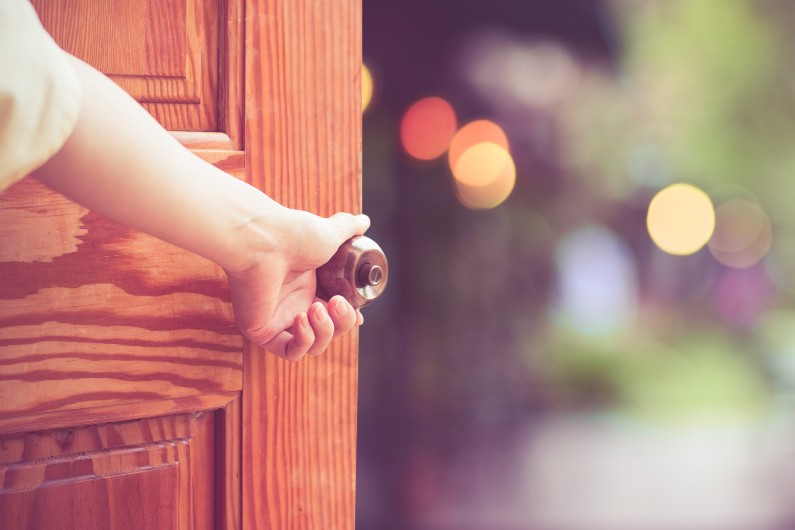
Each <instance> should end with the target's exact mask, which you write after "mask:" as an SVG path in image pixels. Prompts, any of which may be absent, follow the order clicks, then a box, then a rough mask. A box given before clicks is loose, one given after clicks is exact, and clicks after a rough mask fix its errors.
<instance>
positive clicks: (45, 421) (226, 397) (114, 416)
mask: <svg viewBox="0 0 795 530" xmlns="http://www.w3.org/2000/svg"><path fill="white" fill-rule="evenodd" d="M239 400H240V392H221V393H217V394H196V395H193V396H186V397H179V398H173V399H158V400H156V401H138V402H124V403H120V404H117V405H107V406H104V407H90V408H83V409H76V410H56V411H50V412H42V413H39V414H29V415H27V416H10V417H6V418H2V419H0V436H9V435H18V434H24V433H26V432H31V431H43V430H53V429H58V428H61V427H63V426H64V425H69V426H71V427H82V426H85V425H100V424H105V423H111V422H119V421H130V420H134V419H139V418H155V417H158V416H173V415H175V414H182V413H188V412H191V413H192V412H201V411H203V410H215V409H224V410H225V409H226V408H228V407H230V406H231V403H232V402H233V401H239ZM236 406H237V407H238V408H239V404H237V405H236ZM230 421H231V420H230ZM238 430H239V425H238ZM238 452H239V451H238ZM238 456H239V455H238Z"/></svg>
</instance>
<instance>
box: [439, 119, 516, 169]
mask: <svg viewBox="0 0 795 530" xmlns="http://www.w3.org/2000/svg"><path fill="white" fill-rule="evenodd" d="M486 142H490V143H492V144H496V145H498V146H500V147H502V148H503V149H504V150H505V151H508V152H510V149H509V147H508V137H507V136H506V134H505V131H503V130H502V127H500V126H499V125H497V124H496V123H494V122H493V121H489V120H475V121H473V122H470V123H467V124H466V125H464V126H463V127H461V129H459V131H458V132H457V133H455V136H454V137H453V140H452V141H451V142H450V150H449V151H448V153H447V158H448V162H449V163H450V170H451V171H453V173H455V167H456V164H457V163H458V159H459V158H461V155H463V154H464V152H465V151H466V150H467V149H469V148H470V147H472V146H474V145H477V144H482V143H486Z"/></svg>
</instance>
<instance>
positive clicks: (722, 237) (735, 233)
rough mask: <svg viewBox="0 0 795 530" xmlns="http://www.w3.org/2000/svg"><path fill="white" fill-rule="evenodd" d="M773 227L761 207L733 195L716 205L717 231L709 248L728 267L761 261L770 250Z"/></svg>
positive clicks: (743, 266) (744, 265) (744, 266)
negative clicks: (732, 197) (731, 197)
mask: <svg viewBox="0 0 795 530" xmlns="http://www.w3.org/2000/svg"><path fill="white" fill-rule="evenodd" d="M772 240H773V230H772V228H771V225H770V219H769V218H768V216H767V214H765V212H764V210H762V207H761V206H759V204H757V203H756V202H754V201H750V200H748V199H731V200H728V201H726V202H724V203H723V204H721V205H720V206H718V207H717V208H716V209H715V232H714V233H713V234H712V238H711V239H710V240H709V243H708V247H709V251H710V252H711V253H712V255H713V256H715V259H717V260H718V261H719V262H720V263H722V264H723V265H726V266H727V267H735V268H746V267H750V266H752V265H755V264H756V263H759V262H760V261H761V260H762V259H763V258H764V257H765V255H766V254H767V252H768V250H770V245H771V243H772Z"/></svg>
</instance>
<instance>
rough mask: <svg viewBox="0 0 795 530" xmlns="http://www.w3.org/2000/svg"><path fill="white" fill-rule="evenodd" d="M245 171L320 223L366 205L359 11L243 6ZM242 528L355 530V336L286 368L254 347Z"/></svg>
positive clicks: (320, 0)
mask: <svg viewBox="0 0 795 530" xmlns="http://www.w3.org/2000/svg"><path fill="white" fill-rule="evenodd" d="M246 49H247V50H250V52H249V53H247V55H246V76H245V78H246V174H247V177H248V179H249V180H250V182H252V183H253V184H255V185H256V186H258V187H260V188H262V189H263V190H265V191H266V192H267V193H268V194H269V195H271V196H272V197H274V198H275V199H277V200H279V201H280V202H282V203H284V204H287V205H289V206H292V207H297V208H302V209H306V210H310V211H313V212H316V213H319V214H322V215H328V214H330V213H333V212H336V211H340V210H346V211H353V212H356V211H359V209H360V175H361V165H360V153H361V106H360V95H361V90H360V72H361V5H360V2H359V1H358V0H248V1H247V2H246ZM245 362H246V364H245V369H244V389H243V396H244V402H243V428H244V433H243V527H244V528H248V529H252V530H253V529H257V530H262V529H272V530H277V529H278V530H288V529H320V528H322V529H324V530H341V529H353V527H354V512H355V506H354V504H355V478H356V473H355V454H356V399H357V386H356V385H357V336H356V334H355V333H353V334H350V335H348V336H345V337H342V338H341V339H338V340H335V342H334V343H333V345H332V347H331V349H330V350H329V351H328V352H326V353H325V354H324V355H323V356H321V357H319V358H307V359H304V360H302V361H301V362H299V363H289V362H286V361H282V360H280V359H278V358H276V357H275V356H273V355H269V354H266V353H264V352H262V351H259V350H257V349H256V348H250V349H249V351H248V352H247V355H246V356H245Z"/></svg>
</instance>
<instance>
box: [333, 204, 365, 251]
mask: <svg viewBox="0 0 795 530" xmlns="http://www.w3.org/2000/svg"><path fill="white" fill-rule="evenodd" d="M329 221H331V223H332V225H333V226H334V230H335V232H336V236H337V238H338V241H339V245H341V244H342V243H344V242H345V241H347V240H348V239H350V238H352V237H353V236H360V235H362V234H364V233H365V232H366V231H367V229H368V228H370V218H369V217H367V216H366V215H364V214H359V215H353V214H350V213H345V212H339V213H335V214H334V215H332V216H331V217H329ZM339 245H338V246H339Z"/></svg>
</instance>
